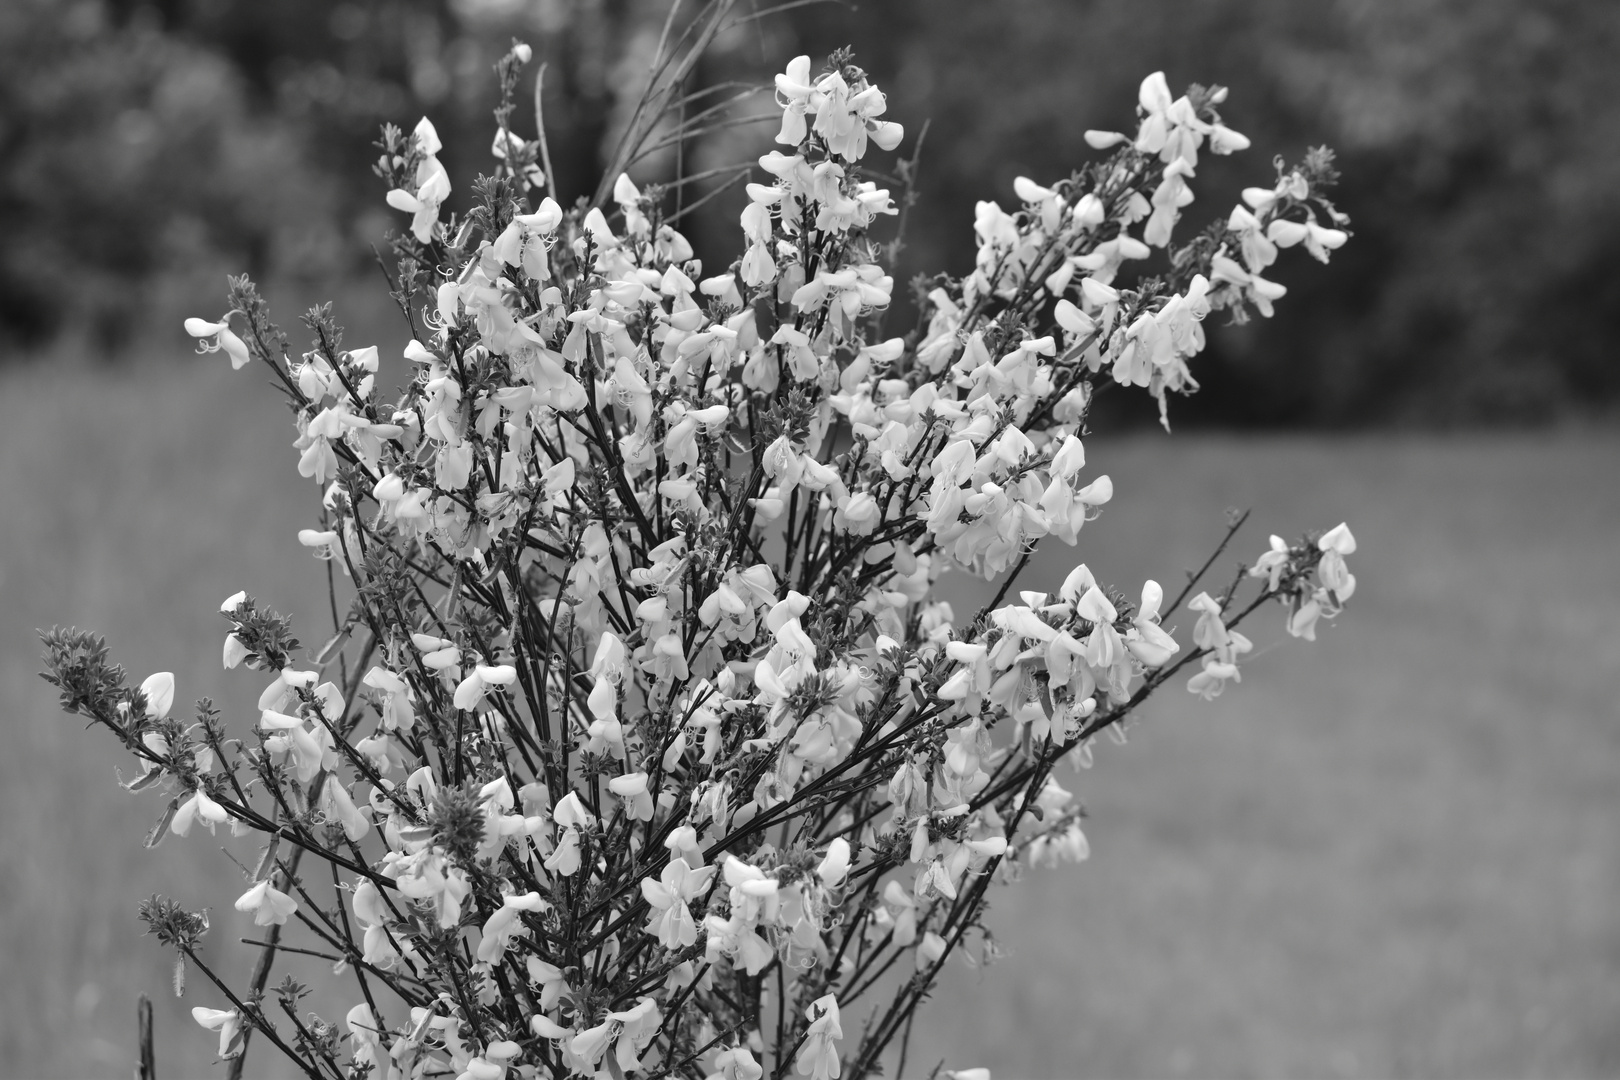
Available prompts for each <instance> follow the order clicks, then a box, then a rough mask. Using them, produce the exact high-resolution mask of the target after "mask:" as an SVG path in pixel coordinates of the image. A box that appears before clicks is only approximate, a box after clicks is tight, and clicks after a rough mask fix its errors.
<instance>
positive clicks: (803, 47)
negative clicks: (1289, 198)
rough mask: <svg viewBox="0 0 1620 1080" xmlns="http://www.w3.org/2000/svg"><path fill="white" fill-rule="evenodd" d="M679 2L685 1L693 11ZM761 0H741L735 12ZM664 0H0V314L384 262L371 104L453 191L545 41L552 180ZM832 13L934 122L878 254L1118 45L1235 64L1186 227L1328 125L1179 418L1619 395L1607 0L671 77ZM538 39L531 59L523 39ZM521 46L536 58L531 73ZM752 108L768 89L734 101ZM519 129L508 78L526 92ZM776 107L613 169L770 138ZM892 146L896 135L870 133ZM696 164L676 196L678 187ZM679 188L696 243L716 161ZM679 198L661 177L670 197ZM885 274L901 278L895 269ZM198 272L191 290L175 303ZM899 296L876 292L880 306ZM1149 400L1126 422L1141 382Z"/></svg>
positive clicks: (161, 303) (585, 178) (966, 36)
mask: <svg viewBox="0 0 1620 1080" xmlns="http://www.w3.org/2000/svg"><path fill="white" fill-rule="evenodd" d="M693 6H694V4H693V0H687V4H686V8H687V9H688V10H689V9H691V8H692V7H693ZM769 6H771V4H770V2H769V0H743V2H742V3H741V4H739V7H738V11H739V13H743V14H746V13H748V12H749V11H750V10H761V9H764V8H767V7H769ZM667 10H668V3H667V0H345V2H340V3H332V2H330V0H276V2H275V3H265V2H262V0H158V2H156V3H134V2H131V0H6V2H5V3H4V4H0V231H3V235H4V237H5V241H4V243H3V245H0V342H3V343H6V344H5V345H0V347H6V348H7V351H8V352H12V353H16V352H19V351H23V350H21V349H19V348H17V346H27V345H30V344H37V343H39V342H41V341H43V340H46V339H49V338H51V337H53V336H58V335H62V334H64V333H66V334H77V335H81V336H82V337H83V338H84V340H86V341H87V342H89V343H93V344H94V345H95V346H98V347H100V348H101V349H103V350H107V351H116V350H117V348H118V347H119V346H120V345H121V344H122V343H123V342H124V341H125V340H126V339H127V337H128V336H129V335H130V334H131V333H132V330H133V328H139V327H140V326H142V324H143V322H145V321H149V319H150V318H152V317H155V313H160V312H161V313H162V317H163V318H165V319H166V318H168V317H169V315H170V313H171V312H172V311H175V310H181V309H184V310H187V311H190V310H192V309H198V310H202V308H206V307H207V303H206V302H205V301H206V300H211V299H212V298H213V297H215V296H216V295H217V294H218V293H219V291H220V290H219V281H220V278H219V275H220V274H221V273H222V272H224V271H225V270H234V269H243V268H245V269H248V270H249V271H250V272H252V273H254V274H255V275H258V276H261V277H272V278H276V277H279V278H283V279H288V278H304V279H313V280H320V281H332V280H336V279H341V278H345V277H352V276H355V275H361V274H366V273H373V274H374V273H376V271H375V268H374V267H373V266H372V262H373V257H372V254H371V251H370V246H371V245H372V244H374V243H377V242H378V241H379V240H380V238H381V236H382V235H383V233H384V232H385V230H387V229H388V228H398V227H400V226H401V224H402V221H401V220H395V219H396V218H397V217H398V215H394V214H392V213H391V212H390V211H388V210H387V209H386V207H385V206H384V205H383V202H382V192H381V190H380V187H379V185H378V184H377V182H376V181H375V179H374V178H373V177H372V176H371V175H370V168H369V166H370V162H371V161H372V160H373V158H374V157H375V155H376V150H375V149H374V147H373V145H372V143H373V141H374V139H375V137H376V130H377V126H378V124H380V123H382V122H384V121H391V122H394V123H396V124H399V125H401V126H403V127H406V128H409V127H410V126H411V125H412V124H414V122H415V120H416V118H417V117H418V116H421V115H423V114H426V115H428V116H430V117H431V118H432V119H433V120H434V122H435V124H436V125H437V127H438V130H439V132H440V134H441V136H442V137H443V138H444V141H445V143H446V152H445V153H444V155H443V159H444V160H445V162H446V164H447V165H448V166H449V167H450V169H451V174H452V177H453V179H454V181H455V184H456V193H455V194H454V195H453V196H452V199H451V205H452V206H453V207H454V206H464V205H465V202H464V200H465V198H466V195H467V192H468V187H469V183H470V181H471V179H472V177H473V176H474V175H475V174H476V173H477V172H479V171H482V170H486V169H487V168H488V166H489V138H490V134H491V124H490V121H489V119H488V117H489V109H490V107H491V105H492V104H493V96H494V82H493V77H492V75H491V73H490V65H491V64H492V63H493V62H494V60H495V59H496V58H498V57H499V56H500V55H501V54H502V53H503V52H504V51H505V50H506V48H507V47H508V46H509V44H510V42H511V40H512V38H513V37H514V36H515V37H518V38H520V39H522V40H525V41H527V42H529V43H530V44H531V45H533V46H534V48H535V52H536V57H535V59H536V62H537V64H536V66H538V63H540V62H544V63H545V64H546V65H547V72H546V77H545V83H544V88H545V109H546V126H547V132H548V136H549V138H550V143H551V153H552V159H553V162H554V164H555V166H556V168H557V172H558V176H557V177H556V182H557V189H558V192H559V195H560V196H561V197H562V198H563V200H564V201H569V200H571V199H573V198H576V197H579V196H582V195H587V194H589V193H590V191H591V190H592V189H593V188H594V186H595V179H596V174H597V172H598V171H599V170H600V168H601V166H602V162H603V161H604V159H606V158H607V157H609V156H610V154H611V149H612V142H613V140H614V138H615V137H616V133H617V132H618V131H619V130H621V128H622V126H623V124H624V122H625V119H626V112H627V110H628V108H629V107H630V105H631V104H632V103H633V101H634V98H635V96H636V94H637V93H638V92H639V90H640V88H641V86H642V85H643V84H644V82H645V78H646V69H647V65H648V62H649V60H650V58H651V57H652V55H653V53H654V51H655V50H656V48H657V43H658V40H659V32H660V28H661V26H662V22H663V18H664V14H665V12H666V11H667ZM845 44H853V45H854V47H855V49H856V54H857V60H858V62H860V63H861V64H862V65H863V66H864V67H866V68H867V70H868V71H870V72H871V73H872V75H873V77H874V79H875V80H876V81H877V82H878V83H879V84H880V85H881V86H882V87H883V88H884V89H885V90H886V91H887V93H888V94H889V114H890V116H891V118H893V119H898V120H901V121H902V122H904V123H905V124H906V125H907V141H906V142H905V143H904V144H902V146H901V149H900V151H899V155H900V156H902V157H909V156H910V155H911V154H912V152H913V151H914V150H915V149H916V139H917V137H918V136H919V135H920V134H921V132H922V129H923V125H924V122H925V121H927V122H928V130H927V135H926V139H925V140H924V142H923V145H922V148H921V153H920V157H919V162H918V164H919V167H918V172H917V176H916V190H917V194H918V201H917V203H916V205H915V206H914V208H913V209H912V210H911V211H910V214H909V220H908V223H907V231H906V235H905V238H904V240H905V246H904V248H903V249H902V250H901V252H900V255H899V265H898V267H897V270H896V275H897V279H898V280H900V281H905V280H907V279H908V278H909V277H911V276H912V275H913V274H916V273H918V272H920V271H922V270H924V269H927V270H937V269H939V268H942V267H944V268H948V269H950V270H952V271H953V272H960V271H962V270H964V269H965V268H966V267H968V266H969V265H970V264H971V260H972V251H973V238H972V220H973V203H974V202H975V201H976V200H978V199H986V198H994V199H997V200H999V201H1001V202H1002V203H1003V205H1009V204H1011V203H1012V201H1013V196H1012V190H1011V189H1012V180H1013V177H1015V176H1017V175H1019V174H1024V175H1028V176H1030V177H1032V178H1034V179H1036V180H1037V181H1043V182H1044V181H1049V180H1052V179H1056V178H1058V177H1060V176H1064V175H1067V174H1068V173H1069V171H1070V170H1071V169H1072V168H1073V167H1074V166H1075V165H1076V164H1078V163H1079V162H1081V161H1083V160H1085V159H1087V158H1088V156H1089V155H1090V151H1088V149H1087V148H1086V147H1085V145H1084V143H1083V141H1082V133H1083V132H1084V131H1085V129H1086V128H1090V127H1103V128H1118V127H1122V126H1125V125H1126V124H1127V123H1128V119H1129V117H1130V114H1131V110H1132V108H1133V107H1134V103H1135V94H1136V86H1137V83H1138V82H1139V81H1140V79H1141V78H1142V76H1143V75H1144V74H1146V73H1148V72H1150V71H1153V70H1156V69H1163V70H1164V71H1165V72H1166V73H1167V75H1168V77H1169V80H1170V83H1171V85H1172V86H1173V87H1177V88H1179V87H1183V86H1185V85H1186V84H1188V83H1190V82H1193V81H1199V82H1206V83H1208V82H1218V83H1222V84H1225V85H1228V86H1230V87H1231V88H1232V96H1231V99H1230V101H1229V102H1228V104H1227V106H1226V107H1225V109H1224V113H1225V115H1226V118H1227V120H1228V122H1229V123H1230V124H1231V125H1232V126H1233V127H1235V128H1237V129H1238V130H1240V131H1242V132H1244V133H1245V134H1247V135H1249V136H1250V137H1251V138H1252V139H1253V141H1254V147H1253V149H1251V150H1250V151H1249V152H1247V153H1245V154H1242V155H1237V156H1236V157H1235V158H1233V159H1220V160H1213V159H1206V161H1207V163H1206V164H1205V165H1204V166H1203V167H1201V168H1200V171H1199V177H1198V179H1197V181H1195V183H1194V189H1195V191H1196V192H1197V193H1198V200H1197V201H1196V202H1195V203H1194V204H1193V205H1192V206H1191V207H1189V208H1188V209H1187V211H1186V212H1185V217H1184V221H1185V223H1184V225H1183V229H1188V230H1190V229H1192V228H1197V227H1199V226H1201V225H1202V224H1203V223H1204V222H1205V221H1207V220H1208V219H1210V218H1212V217H1216V216H1219V217H1224V216H1225V214H1226V212H1227V211H1228V210H1230V208H1231V206H1232V204H1233V202H1235V200H1236V197H1237V193H1238V190H1239V189H1240V188H1241V187H1242V186H1244V185H1245V184H1255V183H1265V182H1267V181H1268V180H1269V179H1270V177H1271V174H1272V170H1271V166H1270V164H1269V162H1270V159H1271V158H1272V157H1273V156H1274V155H1282V156H1283V157H1285V158H1286V159H1288V160H1290V161H1292V160H1295V159H1297V158H1298V157H1299V156H1300V155H1301V153H1302V152H1303V151H1304V149H1305V148H1306V146H1307V145H1313V144H1317V143H1323V142H1325V143H1327V144H1329V145H1331V146H1333V147H1334V148H1335V149H1336V150H1337V151H1338V153H1339V160H1340V165H1341V168H1342V171H1343V174H1344V181H1343V184H1342V186H1341V188H1340V190H1339V192H1338V196H1337V202H1338V204H1339V205H1340V206H1341V207H1342V208H1343V209H1345V210H1346V211H1348V212H1349V213H1350V214H1351V215H1352V217H1353V219H1354V224H1353V229H1354V231H1355V238H1354V240H1353V241H1352V242H1351V243H1350V244H1349V245H1348V246H1347V247H1346V248H1344V249H1343V250H1342V251H1341V252H1339V253H1338V254H1337V255H1335V257H1334V260H1333V263H1332V265H1331V266H1330V267H1328V268H1327V269H1326V270H1325V271H1321V270H1318V271H1316V272H1304V273H1289V271H1288V269H1287V268H1286V266H1285V267H1284V268H1283V269H1282V271H1281V273H1280V275H1279V276H1280V277H1281V278H1282V280H1283V281H1284V282H1285V283H1286V284H1288V285H1289V286H1290V289H1291V290H1292V295H1290V296H1289V297H1288V299H1287V301H1286V302H1285V303H1284V304H1282V305H1281V306H1280V307H1279V309H1278V314H1277V316H1276V318H1275V319H1272V320H1269V321H1262V322H1257V323H1251V324H1249V325H1245V326H1227V327H1220V328H1217V329H1216V330H1215V331H1214V332H1213V333H1212V334H1211V342H1212V344H1211V348H1210V350H1209V352H1208V353H1207V354H1206V355H1205V356H1204V357H1202V358H1200V362H1199V366H1198V368H1197V370H1196V372H1195V373H1196V374H1197V375H1198V377H1199V378H1200V379H1201V380H1202V381H1203V382H1204V385H1205V389H1204V391H1203V392H1202V393H1200V394H1199V395H1197V397H1195V398H1194V399H1193V400H1192V401H1190V402H1188V403H1187V404H1186V405H1185V406H1184V407H1183V408H1182V409H1180V410H1179V416H1180V418H1181V420H1182V422H1183V423H1199V422H1209V421H1213V420H1215V419H1217V418H1218V419H1219V420H1220V421H1221V422H1224V423H1235V424H1240V425H1251V426H1304V425H1314V426H1348V425H1358V424H1388V423H1399V424H1409V423H1416V424H1430V425H1447V424H1458V423H1479V422H1487V421H1490V422H1501V421H1507V422H1537V421H1543V420H1547V419H1551V418H1557V417H1564V416H1571V415H1575V416H1581V415H1594V414H1596V415H1604V416H1613V415H1614V410H1615V409H1616V407H1617V406H1620V359H1617V358H1616V356H1615V352H1614V346H1613V345H1612V344H1611V342H1612V340H1613V339H1614V338H1615V337H1616V336H1617V332H1620V262H1617V261H1616V260H1615V259H1614V257H1613V256H1612V255H1611V249H1613V248H1614V247H1615V242H1616V241H1617V240H1620V200H1617V199H1615V198H1614V197H1613V196H1612V194H1611V193H1612V192H1613V191H1614V190H1616V187H1617V184H1620V64H1617V63H1616V62H1615V60H1614V57H1615V55H1616V54H1617V52H1620V4H1615V3H1613V2H1612V0H1537V2H1535V3H1524V2H1522V0H1321V2H1318V3H1309V4H1301V3H1298V2H1297V0H1203V2H1200V3H1197V4H1190V3H1177V2H1174V0H997V2H996V3H984V2H982V0H883V2H877V0H870V2H868V3H865V4H862V5H861V6H859V7H854V6H849V5H840V4H825V5H815V6H810V7H800V8H796V9H793V10H791V11H787V12H785V13H781V14H777V15H773V16H770V17H767V18H762V19H759V20H757V21H750V22H747V23H746V24H745V25H743V26H741V27H739V28H738V29H736V30H735V31H732V32H731V33H728V34H727V35H725V36H724V37H723V38H722V39H721V40H720V41H719V42H718V43H717V46H716V48H715V49H714V50H713V51H712V52H711V53H710V55H709V56H708V58H707V59H706V61H705V63H704V64H703V65H702V66H701V67H700V69H699V70H698V72H697V73H696V74H695V76H694V86H693V88H694V89H696V88H698V87H699V86H702V85H713V86H719V85H722V84H724V83H726V82H727V81H730V80H740V81H744V82H751V83H759V84H763V83H766V82H767V81H768V80H769V77H770V75H771V74H772V73H773V72H775V71H779V70H781V65H782V64H783V63H784V62H785V61H786V60H787V59H788V58H790V57H791V56H793V55H795V54H796V53H800V52H808V53H810V54H811V55H812V56H815V57H818V58H819V57H824V56H825V55H826V54H827V53H828V52H830V51H831V50H832V49H834V48H836V47H839V46H841V45H845ZM533 70H534V69H533V68H531V72H532V71H533ZM531 78H532V75H531ZM740 109H741V112H742V113H743V114H747V113H750V112H753V113H767V112H770V111H772V110H771V109H770V108H769V101H768V98H763V97H761V98H757V99H755V100H754V102H753V104H752V105H748V104H746V103H745V104H744V105H742V106H741V107H740ZM518 123H519V125H520V127H522V126H523V125H525V124H526V125H528V127H527V128H526V129H525V130H521V131H520V134H525V135H528V136H530V137H532V135H533V129H532V123H533V117H532V111H531V110H529V109H528V108H525V109H524V110H523V111H521V112H520V114H519V120H518ZM773 132H774V127H772V126H771V125H770V124H769V123H764V124H759V125H756V126H753V127H741V128H735V129H727V130H721V131H716V132H711V133H709V134H707V135H701V136H697V137H694V138H692V139H688V140H685V141H684V142H680V143H678V144H677V145H675V146H673V147H671V148H670V149H669V150H668V151H666V152H665V153H663V154H661V155H658V156H656V157H655V158H651V159H648V160H646V161H644V162H642V163H641V164H640V166H639V167H638V169H634V170H632V173H633V175H634V176H635V177H636V179H637V180H638V181H647V180H659V179H668V178H670V177H672V176H673V175H675V174H676V172H677V171H679V172H680V173H682V174H685V175H690V174H692V173H694V172H697V171H701V170H702V169H706V168H711V167H714V166H717V165H720V164H724V163H726V162H731V161H741V160H745V159H747V158H748V157H750V156H757V154H758V153H760V152H762V151H763V150H764V149H765V148H766V145H767V143H768V141H769V139H770V136H771V134H773ZM877 168H879V169H885V168H887V169H889V170H890V172H891V173H892V172H893V171H894V169H895V168H896V164H895V163H894V162H893V161H892V160H891V161H890V162H888V163H887V164H884V163H882V162H880V163H879V164H878V166H877ZM702 190H703V189H702V188H701V186H700V185H693V186H692V187H690V188H684V189H682V190H681V192H680V197H681V198H682V200H684V201H685V202H691V201H694V200H695V198H696V197H698V196H699V194H700V193H701V192H702ZM711 194H716V197H715V198H714V199H713V200H712V201H711V202H709V203H707V204H705V205H704V206H702V207H701V208H700V209H699V210H697V211H696V212H694V213H692V214H691V215H690V217H689V219H688V220H687V222H686V227H687V229H688V232H689V234H690V235H691V236H692V238H693V240H694V243H695V244H696V245H697V247H698V249H699V253H700V254H702V255H704V256H705V257H706V258H707V259H708V260H709V262H710V270H711V272H712V271H713V270H714V269H716V268H718V266H719V265H720V262H719V260H721V259H723V258H725V257H726V255H727V254H728V253H731V252H733V251H734V250H735V246H736V245H735V235H736V213H737V210H738V209H739V207H740V204H741V199H742V195H741V192H740V190H736V189H734V190H731V191H724V192H718V193H714V192H712V191H711ZM672 199H673V196H672ZM900 291H902V290H897V295H898V293H899V292H900ZM199 304H201V305H202V308H199V307H198V305H199ZM899 322H900V320H899V319H898V317H897V318H896V319H895V320H894V321H893V322H891V325H898V324H899ZM1142 419H1143V420H1144V421H1145V420H1147V419H1149V416H1148V412H1147V410H1146V408H1144V411H1143V417H1142Z"/></svg>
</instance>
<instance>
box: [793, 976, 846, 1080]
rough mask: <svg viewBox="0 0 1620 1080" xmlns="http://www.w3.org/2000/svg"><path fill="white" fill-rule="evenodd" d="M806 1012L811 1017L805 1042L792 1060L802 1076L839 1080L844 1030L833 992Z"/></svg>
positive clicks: (818, 1079)
mask: <svg viewBox="0 0 1620 1080" xmlns="http://www.w3.org/2000/svg"><path fill="white" fill-rule="evenodd" d="M804 1015H805V1016H806V1017H807V1018H808V1019H809V1020H810V1028H809V1030H808V1031H806V1032H805V1038H804V1043H803V1045H801V1046H800V1047H799V1053H798V1055H797V1056H796V1057H795V1058H794V1059H793V1067H794V1069H796V1070H797V1071H798V1073H799V1075H800V1076H808V1077H810V1080H836V1078H837V1077H838V1075H839V1073H840V1072H841V1071H842V1065H841V1063H840V1062H839V1059H838V1045H837V1043H838V1040H839V1039H842V1038H843V1037H844V1029H843V1027H842V1026H840V1024H839V1022H838V999H837V998H835V997H834V996H833V995H832V994H828V995H826V996H825V997H819V998H817V999H816V1000H815V1001H812V1002H811V1003H810V1007H809V1008H808V1009H806V1010H805V1013H804Z"/></svg>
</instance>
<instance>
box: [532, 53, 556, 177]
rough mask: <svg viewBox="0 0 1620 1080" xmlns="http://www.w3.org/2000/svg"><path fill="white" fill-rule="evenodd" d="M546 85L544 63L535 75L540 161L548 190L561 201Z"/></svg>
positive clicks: (535, 102)
mask: <svg viewBox="0 0 1620 1080" xmlns="http://www.w3.org/2000/svg"><path fill="white" fill-rule="evenodd" d="M545 85H546V65H545V64H544V63H542V64H541V65H540V70H539V71H538V72H536V73H535V76H534V126H535V130H536V131H538V132H539V133H540V161H541V163H542V164H543V165H544V167H545V170H546V191H548V192H550V194H551V197H552V198H553V199H557V201H558V202H559V203H560V202H562V200H561V199H560V198H558V196H557V174H556V173H555V172H553V171H552V168H551V144H550V143H549V142H547V141H546V106H545V95H544V88H545Z"/></svg>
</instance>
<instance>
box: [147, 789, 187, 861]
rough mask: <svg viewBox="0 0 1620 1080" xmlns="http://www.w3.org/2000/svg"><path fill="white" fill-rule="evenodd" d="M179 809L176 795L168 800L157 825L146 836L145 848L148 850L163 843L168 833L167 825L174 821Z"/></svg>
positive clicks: (178, 799)
mask: <svg viewBox="0 0 1620 1080" xmlns="http://www.w3.org/2000/svg"><path fill="white" fill-rule="evenodd" d="M179 809H180V796H178V795H176V796H175V797H174V798H172V799H170V800H169V805H168V806H167V807H166V808H165V809H164V811H163V814H162V816H160V817H159V818H158V821H157V824H156V825H154V826H152V831H151V832H149V833H147V834H146V846H147V847H148V848H155V847H157V846H158V845H159V844H161V843H163V838H164V837H165V836H167V835H168V833H169V823H170V822H171V821H173V820H174V815H175V813H176V812H177V811H178V810H179Z"/></svg>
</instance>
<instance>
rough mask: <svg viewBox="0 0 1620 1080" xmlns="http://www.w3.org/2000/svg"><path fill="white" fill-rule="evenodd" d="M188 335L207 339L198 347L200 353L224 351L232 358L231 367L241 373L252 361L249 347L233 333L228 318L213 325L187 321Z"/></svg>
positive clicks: (206, 322) (206, 321)
mask: <svg viewBox="0 0 1620 1080" xmlns="http://www.w3.org/2000/svg"><path fill="white" fill-rule="evenodd" d="M186 333H188V334H190V335H191V336H192V337H194V338H202V339H205V340H203V341H202V342H201V343H200V344H199V345H198V346H197V351H198V352H200V353H211V352H222V351H223V352H224V353H225V355H226V356H229V357H230V358H231V367H232V369H234V370H237V371H240V370H241V369H242V367H243V366H244V365H246V364H247V362H248V360H250V359H251V357H250V356H249V355H248V348H247V345H246V344H244V343H243V341H242V339H241V338H239V337H237V336H236V335H235V334H234V333H233V332H232V331H231V324H230V321H229V319H228V318H226V319H221V320H220V321H219V322H212V323H211V322H209V321H208V320H207V319H196V318H192V319H187V320H186Z"/></svg>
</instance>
